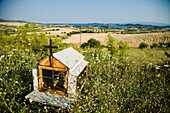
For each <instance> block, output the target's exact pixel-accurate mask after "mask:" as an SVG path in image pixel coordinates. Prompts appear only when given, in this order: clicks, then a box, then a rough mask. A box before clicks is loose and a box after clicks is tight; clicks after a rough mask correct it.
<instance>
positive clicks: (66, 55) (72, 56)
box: [53, 47, 84, 69]
mask: <svg viewBox="0 0 170 113" xmlns="http://www.w3.org/2000/svg"><path fill="white" fill-rule="evenodd" d="M53 56H54V58H56V59H57V60H59V61H60V62H61V63H63V64H64V65H65V66H67V67H68V68H69V69H73V68H74V67H75V66H77V65H78V64H79V63H80V62H81V61H82V60H83V59H84V56H83V55H82V54H80V53H79V52H77V51H76V50H75V49H73V48H72V47H70V48H67V49H64V50H62V51H59V52H57V53H53Z"/></svg>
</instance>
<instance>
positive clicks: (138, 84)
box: [0, 25, 170, 113]
mask: <svg viewBox="0 0 170 113" xmlns="http://www.w3.org/2000/svg"><path fill="white" fill-rule="evenodd" d="M28 28H29V29H30V26H29V25H25V26H24V27H19V28H18V34H19V35H17V36H7V35H1V36H0V112H33V113H34V112H169V110H170V109H169V105H170V103H169V93H170V91H169V86H170V84H169V83H170V80H169V75H170V61H169V57H168V56H166V55H165V54H164V52H165V51H168V52H169V48H167V49H166V50H165V49H162V48H153V49H151V48H146V49H142V50H141V49H138V48H129V49H128V50H126V51H125V52H124V54H125V55H123V56H121V55H118V54H111V53H110V52H109V51H105V50H103V49H102V48H86V49H81V48H79V46H78V45H76V44H66V43H62V40H61V39H60V38H54V37H52V36H46V35H45V34H44V33H39V34H37V33H36V32H34V33H32V34H27V32H28V31H29V29H28ZM50 38H53V45H55V46H58V47H59V49H57V50H55V49H54V52H57V51H59V50H62V49H64V48H67V47H70V46H72V47H73V48H74V49H76V50H77V51H79V52H80V53H82V54H83V55H84V56H85V60H87V61H88V62H89V68H88V80H87V82H86V83H85V85H84V88H83V90H82V92H81V93H80V95H79V97H78V98H77V99H76V101H75V103H73V104H72V105H71V108H70V109H65V108H62V107H55V106H50V105H46V104H41V103H37V102H29V101H28V100H26V99H25V98H24V97H25V96H26V95H27V94H28V93H30V92H31V91H32V90H33V86H32V83H33V81H32V80H33V78H32V72H31V69H32V68H33V67H35V66H36V65H35V63H36V62H38V61H39V60H41V59H42V58H44V57H46V56H47V55H49V51H48V50H47V49H44V46H45V45H48V40H49V39H50Z"/></svg>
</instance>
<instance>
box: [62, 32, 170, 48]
mask: <svg viewBox="0 0 170 113" xmlns="http://www.w3.org/2000/svg"><path fill="white" fill-rule="evenodd" d="M108 34H109V33H86V34H85V33H84V34H83V33H82V34H81V35H80V34H76V35H72V36H71V37H69V38H68V39H65V40H63V41H62V42H63V43H74V44H80V37H81V43H83V42H87V41H88V40H89V39H90V38H94V39H96V40H98V41H100V42H101V44H102V45H106V44H107V36H108ZM111 36H112V37H114V38H116V39H117V40H118V41H120V40H121V41H124V42H127V43H128V45H129V46H130V47H138V46H139V44H140V43H141V42H144V43H147V44H149V45H151V44H153V43H159V42H169V41H170V39H169V38H166V39H165V38H163V37H170V32H168V33H146V34H112V33H111Z"/></svg>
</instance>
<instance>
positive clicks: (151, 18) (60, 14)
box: [0, 0, 170, 24]
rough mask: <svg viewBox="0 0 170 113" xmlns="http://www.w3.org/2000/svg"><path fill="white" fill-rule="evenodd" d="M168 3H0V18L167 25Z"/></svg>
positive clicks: (49, 0) (118, 0)
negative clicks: (156, 23)
mask: <svg viewBox="0 0 170 113" xmlns="http://www.w3.org/2000/svg"><path fill="white" fill-rule="evenodd" d="M169 12H170V0H0V18H1V19H11V20H26V21H31V22H49V23H52V22H54V23H93V22H97V23H130V22H158V23H166V24H170V13H169Z"/></svg>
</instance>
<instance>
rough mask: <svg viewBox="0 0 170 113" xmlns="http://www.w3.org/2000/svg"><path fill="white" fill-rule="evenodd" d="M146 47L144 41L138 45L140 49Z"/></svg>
mask: <svg viewBox="0 0 170 113" xmlns="http://www.w3.org/2000/svg"><path fill="white" fill-rule="evenodd" d="M147 47H148V44H146V43H144V42H142V43H140V45H139V48H140V49H144V48H147Z"/></svg>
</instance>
